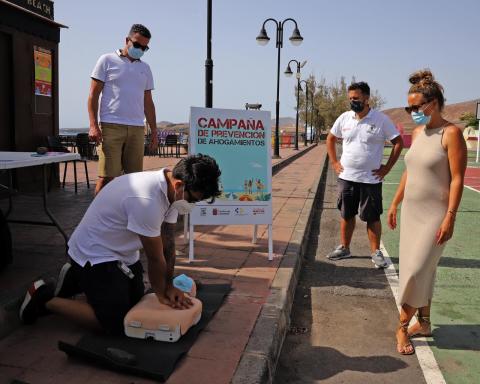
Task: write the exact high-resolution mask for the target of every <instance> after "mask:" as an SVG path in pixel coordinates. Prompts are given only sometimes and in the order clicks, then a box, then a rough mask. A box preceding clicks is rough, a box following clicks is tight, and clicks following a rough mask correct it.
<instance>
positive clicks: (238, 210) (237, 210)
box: [235, 208, 247, 216]
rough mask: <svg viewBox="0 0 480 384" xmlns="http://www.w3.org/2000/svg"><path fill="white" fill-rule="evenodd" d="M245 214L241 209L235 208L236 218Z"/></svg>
mask: <svg viewBox="0 0 480 384" xmlns="http://www.w3.org/2000/svg"><path fill="white" fill-rule="evenodd" d="M246 214H247V212H246V211H245V209H243V208H235V215H236V216H245V215H246Z"/></svg>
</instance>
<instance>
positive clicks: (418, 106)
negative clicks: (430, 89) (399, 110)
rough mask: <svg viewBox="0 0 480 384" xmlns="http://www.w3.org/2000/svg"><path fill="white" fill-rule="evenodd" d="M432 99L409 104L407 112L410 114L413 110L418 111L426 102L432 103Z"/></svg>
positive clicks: (406, 108)
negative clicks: (418, 103) (417, 103)
mask: <svg viewBox="0 0 480 384" xmlns="http://www.w3.org/2000/svg"><path fill="white" fill-rule="evenodd" d="M431 101H432V100H428V101H425V102H424V103H422V104H420V105H409V106H408V107H405V112H407V113H408V114H411V113H412V112H418V110H419V109H420V108H422V107H423V106H424V105H425V104H428V103H430V102H431Z"/></svg>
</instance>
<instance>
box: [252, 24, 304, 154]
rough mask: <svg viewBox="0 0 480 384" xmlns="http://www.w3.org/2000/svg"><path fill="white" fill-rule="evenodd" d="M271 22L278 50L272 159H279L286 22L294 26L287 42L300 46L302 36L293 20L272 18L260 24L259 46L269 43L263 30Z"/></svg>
mask: <svg viewBox="0 0 480 384" xmlns="http://www.w3.org/2000/svg"><path fill="white" fill-rule="evenodd" d="M269 21H272V22H274V23H275V25H276V27H277V31H276V32H277V36H276V47H277V50H278V60H277V101H276V108H275V146H274V152H273V157H274V158H277V159H278V158H280V134H279V120H280V100H279V99H280V50H281V48H282V47H283V28H284V25H285V23H286V22H287V21H291V22H293V23H294V24H295V28H294V30H293V32H292V36H290V38H289V40H290V42H291V43H292V44H293V45H300V44H301V43H302V41H303V37H302V35H300V31H299V29H298V25H297V22H296V21H295V20H294V19H291V18H288V19H285V20H283V21H277V20H275V19H273V18H269V19H266V20H265V21H264V22H263V24H262V29H261V30H260V33H259V35H258V36H257V39H256V40H257V43H258V44H260V45H267V44H268V42H269V41H270V38H269V37H268V35H267V31H266V30H265V25H266V24H267V22H269Z"/></svg>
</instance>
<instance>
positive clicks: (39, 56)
mask: <svg viewBox="0 0 480 384" xmlns="http://www.w3.org/2000/svg"><path fill="white" fill-rule="evenodd" d="M33 59H34V64H35V95H37V96H47V97H52V53H51V51H50V50H48V49H44V48H40V47H34V49H33Z"/></svg>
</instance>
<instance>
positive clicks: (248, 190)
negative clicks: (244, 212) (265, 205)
mask: <svg viewBox="0 0 480 384" xmlns="http://www.w3.org/2000/svg"><path fill="white" fill-rule="evenodd" d="M222 187H223V186H222ZM265 192H266V185H265V182H263V181H262V180H261V179H256V178H250V179H245V180H244V182H243V190H229V191H225V190H223V188H222V195H221V196H220V197H219V198H217V199H220V200H239V201H269V200H270V199H271V197H272V196H271V194H270V193H265Z"/></svg>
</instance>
